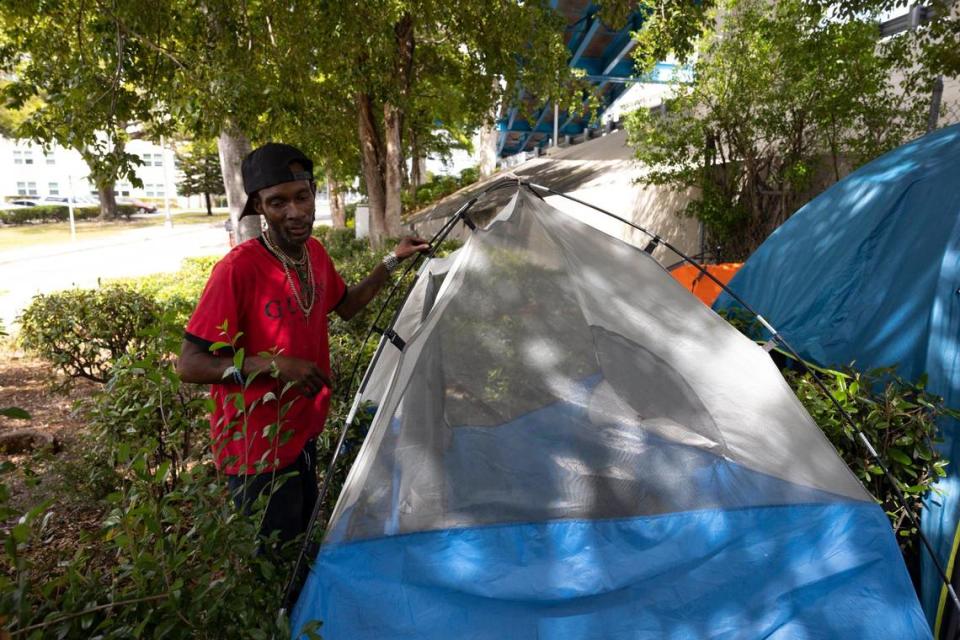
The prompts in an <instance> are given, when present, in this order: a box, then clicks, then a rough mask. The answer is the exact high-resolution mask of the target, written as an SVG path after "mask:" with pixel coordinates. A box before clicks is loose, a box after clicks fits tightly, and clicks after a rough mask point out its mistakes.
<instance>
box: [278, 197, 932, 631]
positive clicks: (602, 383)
mask: <svg viewBox="0 0 960 640" xmlns="http://www.w3.org/2000/svg"><path fill="white" fill-rule="evenodd" d="M395 330H396V332H397V334H398V335H399V336H400V338H402V340H403V342H404V344H403V348H402V350H401V349H399V348H398V347H395V346H394V345H392V344H386V346H385V348H386V352H385V353H384V356H383V357H381V358H379V359H378V360H377V361H376V364H375V366H374V370H373V371H372V372H371V374H370V384H369V385H368V386H367V388H366V390H365V392H364V393H365V394H367V397H369V398H371V399H374V400H375V401H376V405H377V408H376V414H375V417H374V418H373V422H372V424H371V427H370V431H369V434H368V436H367V439H366V441H365V442H364V444H363V446H362V448H361V450H360V452H359V454H358V457H357V460H356V462H355V464H354V466H353V468H352V469H351V471H350V473H349V475H348V478H347V480H346V483H345V485H344V487H343V490H342V492H341V495H340V498H339V500H338V503H337V506H336V508H335V509H334V512H333V514H332V516H331V520H330V523H329V526H328V528H327V530H326V537H325V539H324V541H323V543H322V545H321V547H320V550H319V552H318V553H317V556H316V559H315V562H314V564H313V565H312V567H311V570H310V574H309V576H308V578H307V581H306V584H305V586H304V588H303V590H302V592H301V594H300V598H299V601H298V602H297V604H296V606H295V607H294V610H293V611H292V614H291V622H292V626H293V637H294V638H298V637H300V631H301V630H302V629H303V628H304V626H305V625H307V624H308V623H309V622H310V621H316V620H320V621H322V622H323V626H322V628H321V629H320V632H321V633H322V635H323V637H324V638H325V639H326V640H339V639H346V638H349V639H351V640H364V639H367V638H378V639H391V638H418V639H436V640H440V639H443V640H448V639H450V638H458V639H474V638H475V639H481V638H482V639H502V638H509V639H531V640H532V639H540V640H543V639H558V640H559V639H567V638H569V639H577V640H582V639H591V640H608V639H611V640H612V639H627V638H629V639H631V640H636V639H640V638H657V639H660V638H698V639H700V638H761V637H762V638H871V637H895V638H899V639H909V638H929V637H930V633H929V628H928V626H927V624H926V621H925V620H924V618H923V615H922V612H921V610H920V607H919V603H918V602H917V599H916V596H915V594H914V592H913V589H912V586H911V584H910V580H909V577H908V575H907V572H906V569H905V567H904V565H903V562H902V559H901V556H900V553H899V550H898V548H897V545H896V542H895V540H894V536H893V533H892V530H891V527H890V524H889V521H888V520H887V517H886V515H885V514H884V513H883V511H882V510H881V508H880V507H879V506H877V505H876V504H875V503H874V501H873V500H872V499H871V498H870V496H869V495H867V493H866V492H865V491H864V489H863V488H862V486H861V485H860V484H859V482H858V481H857V480H856V478H855V477H854V476H853V474H852V473H851V472H850V471H849V470H848V469H847V468H846V466H845V465H844V464H843V462H842V461H841V460H840V458H839V457H838V456H837V455H836V453H835V451H834V450H833V448H832V447H831V445H830V443H829V442H828V441H827V440H826V438H825V437H824V436H823V434H822V432H821V431H820V430H819V429H818V428H817V426H816V425H815V424H814V423H813V421H812V420H811V418H810V417H809V415H808V414H807V413H806V412H805V411H804V409H803V407H802V405H801V404H800V403H799V402H798V401H797V399H796V397H795V396H794V395H793V393H792V392H791V390H790V388H789V387H788V386H787V384H786V383H785V382H784V380H783V378H782V377H781V376H780V374H779V372H778V371H777V369H776V368H775V366H774V365H773V363H772V362H771V360H770V358H769V356H768V355H767V354H766V353H765V352H764V351H763V349H762V348H760V347H758V346H757V345H755V344H754V343H752V342H751V341H750V340H748V339H746V338H744V337H743V336H741V335H740V334H739V333H738V332H737V331H736V330H735V329H733V328H732V327H730V326H729V325H728V324H727V323H726V322H724V321H723V320H722V319H721V318H719V317H718V316H717V315H715V314H714V313H713V312H712V311H711V310H710V309H709V308H707V307H706V306H705V305H703V304H702V303H701V302H700V301H699V300H697V298H695V297H694V296H693V295H691V294H690V292H689V291H687V290H686V289H685V288H684V287H683V286H682V285H680V284H679V283H678V282H676V281H675V280H674V279H673V278H671V277H670V276H669V274H668V273H667V272H666V271H665V270H664V269H663V268H662V267H661V266H660V265H659V264H658V263H657V262H656V261H655V260H654V259H653V258H651V257H650V256H649V255H647V254H645V253H643V252H642V251H639V250H638V249H636V248H635V247H633V246H631V245H628V244H626V243H623V242H622V241H620V240H617V239H614V238H612V237H610V236H607V235H605V234H603V233H601V232H599V231H597V230H596V229H593V228H592V227H589V226H587V225H585V224H582V223H580V222H578V221H576V220H574V219H572V218H570V217H568V216H566V215H565V214H562V213H560V212H559V211H557V210H555V209H552V208H551V207H550V206H548V205H547V204H546V203H545V202H544V201H542V200H539V199H537V198H536V197H535V196H533V195H531V194H530V193H529V192H528V191H526V190H519V191H518V192H517V194H516V196H515V197H514V198H513V199H512V200H511V202H510V204H509V205H507V206H506V207H505V208H504V209H503V211H501V212H500V214H499V215H498V216H497V217H496V218H494V220H493V221H492V222H491V223H490V224H489V225H488V226H487V227H486V228H485V229H480V230H478V231H476V232H475V233H473V234H472V235H471V236H470V238H469V239H468V241H467V242H466V243H465V245H464V246H463V247H462V248H461V249H460V250H459V251H458V252H457V253H455V254H454V255H452V256H450V257H449V258H448V259H447V260H446V262H444V263H436V262H431V263H429V264H428V266H427V267H426V268H424V269H422V270H421V272H420V274H419V278H418V280H417V282H416V285H415V286H414V288H413V290H412V292H411V294H410V295H409V297H408V298H407V301H406V303H405V305H404V307H403V309H402V312H401V314H400V316H399V318H398V321H397V323H396V325H395Z"/></svg>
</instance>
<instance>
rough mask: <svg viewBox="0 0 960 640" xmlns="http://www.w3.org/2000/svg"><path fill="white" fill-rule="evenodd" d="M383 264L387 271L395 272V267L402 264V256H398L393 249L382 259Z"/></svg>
mask: <svg viewBox="0 0 960 640" xmlns="http://www.w3.org/2000/svg"><path fill="white" fill-rule="evenodd" d="M381 263H382V264H383V266H384V267H385V268H386V269H387V273H393V271H394V269H396V268H397V267H399V266H400V258H398V257H397V254H395V253H394V252H393V251H391V252H390V253H388V254H387V255H385V256H383V260H381Z"/></svg>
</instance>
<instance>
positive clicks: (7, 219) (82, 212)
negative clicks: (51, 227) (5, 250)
mask: <svg viewBox="0 0 960 640" xmlns="http://www.w3.org/2000/svg"><path fill="white" fill-rule="evenodd" d="M136 212H137V208H136V207H134V206H133V205H131V204H118V205H117V215H120V216H123V217H125V218H127V219H128V220H129V219H130V216H132V215H133V214H134V213H136ZM99 216H100V207H97V206H94V207H74V208H73V219H74V220H77V221H80V220H94V219H96V218H98V217H99ZM69 219H70V209H69V208H68V207H67V205H65V204H42V205H37V206H35V207H20V208H19V209H7V210H0V222H2V223H3V224H32V223H42V222H66V221H67V220H69Z"/></svg>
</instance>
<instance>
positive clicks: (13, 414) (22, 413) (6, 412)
mask: <svg viewBox="0 0 960 640" xmlns="http://www.w3.org/2000/svg"><path fill="white" fill-rule="evenodd" d="M0 416H3V417H5V418H14V419H16V420H29V419H30V413H29V412H27V411H26V410H24V409H21V408H20V407H0Z"/></svg>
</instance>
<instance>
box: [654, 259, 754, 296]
mask: <svg viewBox="0 0 960 640" xmlns="http://www.w3.org/2000/svg"><path fill="white" fill-rule="evenodd" d="M704 266H705V267H706V269H707V271H709V272H710V275H712V276H713V277H714V278H716V279H717V280H719V281H720V282H722V283H723V284H727V283H728V282H730V279H731V278H733V276H734V275H735V274H736V273H737V271H738V270H739V269H740V267H741V266H743V263H742V262H726V263H723V264H707V265H704ZM670 275H672V276H673V277H674V278H676V280H677V282H679V283H680V284H682V285H683V286H685V287H686V288H687V289H689V290H690V291H691V292H693V295H695V296H697V297H698V298H700V300H701V301H702V302H703V304H705V305H707V306H708V307H709V306H711V305H712V304H713V301H714V300H716V299H717V296H719V295H720V292H721V291H722V289H721V288H720V285H718V284H717V283H716V282H714V281H713V280H711V279H710V278H708V277H707V276H705V275H704V274H703V272H702V271H700V269H697V268H696V267H695V266H693V265H692V264H689V263H686V264H682V265H680V266H679V267H676V268H674V269H671V270H670Z"/></svg>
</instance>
